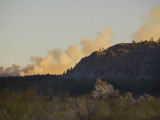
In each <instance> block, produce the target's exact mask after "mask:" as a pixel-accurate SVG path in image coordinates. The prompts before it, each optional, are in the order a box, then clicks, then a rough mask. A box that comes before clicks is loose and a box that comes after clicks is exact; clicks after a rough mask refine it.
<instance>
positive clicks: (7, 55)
mask: <svg viewBox="0 0 160 120" xmlns="http://www.w3.org/2000/svg"><path fill="white" fill-rule="evenodd" d="M157 6H160V0H43V1H42V0H0V55H1V56H0V66H2V67H3V69H6V68H8V67H10V66H12V65H13V64H14V65H18V66H17V67H18V69H22V68H23V71H24V69H25V70H26V69H27V68H28V66H31V65H33V64H36V65H39V64H41V65H42V62H41V61H43V60H46V59H47V65H48V66H49V64H48V59H49V58H48V57H49V56H50V55H51V53H52V55H51V56H50V57H51V59H54V58H53V56H54V57H55V56H56V55H57V51H56V50H57V48H58V51H60V52H59V54H61V56H66V55H67V60H68V56H69V59H73V58H75V57H74V56H71V55H70V53H69V52H67V51H70V48H71V47H72V48H73V47H75V48H76V50H79V49H81V52H82V54H83V55H82V54H81V55H79V56H78V57H77V59H76V60H75V61H74V64H75V62H77V61H79V59H80V57H84V56H86V55H89V53H91V52H93V51H94V50H96V49H98V47H101V46H100V45H102V44H103V42H106V41H105V40H102V42H101V43H99V42H98V43H97V42H95V43H93V42H91V41H92V40H93V41H94V40H95V41H96V40H99V38H101V36H102V39H104V38H106V39H107V40H108V41H109V40H111V42H110V43H109V45H106V47H109V46H111V45H113V44H116V43H121V42H131V41H132V40H133V39H136V37H135V36H138V33H136V31H138V30H139V29H140V28H141V27H142V28H143V25H144V24H147V23H149V22H150V21H151V20H150V19H149V16H150V11H151V10H152V9H153V8H156V7H157ZM158 14H159V13H158ZM156 18H157V17H156ZM146 21H148V22H146ZM158 24H159V23H158ZM157 29H158V30H159V28H157ZM105 31H108V33H106V32H105ZM99 33H100V34H99ZM101 33H102V34H101ZM103 33H106V34H108V35H109V36H110V37H111V38H108V37H104V36H105V35H103ZM135 34H137V35H135ZM133 36H134V37H133ZM139 36H140V35H139ZM137 38H139V39H140V38H141V37H137ZM85 39H90V40H89V41H90V42H89V43H88V40H85ZM86 41H87V42H86ZM111 43H113V44H111ZM89 44H92V45H93V46H94V47H95V44H100V45H99V46H96V47H95V48H96V49H91V45H89ZM78 46H79V47H80V48H78ZM86 46H87V48H86ZM93 46H92V47H93ZM89 47H90V48H89ZM104 47H105V46H104ZM59 49H60V50H59ZM86 49H87V50H86ZM88 49H89V50H88ZM92 50H93V51H92ZM55 51H56V53H55ZM73 51H74V49H73ZM86 51H87V52H86ZM53 54H54V55H53ZM55 54H56V55H55ZM75 54H77V53H75ZM55 58H56V57H55ZM61 58H64V57H60V58H56V59H58V60H59V59H61ZM58 60H54V61H56V62H54V64H57V61H58ZM65 60H66V57H65ZM39 61H40V62H41V63H39ZM49 61H51V60H50V59H49ZM68 61H70V62H71V60H68ZM70 62H68V63H67V62H66V63H64V62H63V64H69V63H70ZM72 62H73V61H72ZM44 64H46V62H45V63H43V68H44ZM60 64H61V67H63V65H62V63H60ZM26 66H27V67H26ZM71 66H73V64H72V65H71ZM19 67H20V68H19ZM53 67H55V66H54V65H53V66H52V68H53ZM56 67H57V68H58V66H56ZM67 67H70V66H66V67H64V68H67ZM36 68H37V69H43V68H39V67H38V66H36ZM52 68H50V69H51V70H52ZM57 68H56V69H57ZM32 69H33V67H32ZM37 69H35V70H34V71H36V70H37ZM45 69H48V67H47V68H45ZM42 71H43V70H42ZM42 71H41V73H43V72H42ZM60 71H62V70H60ZM32 72H33V71H31V72H30V74H31V73H32ZM47 72H49V71H47ZM33 73H35V72H33ZM53 73H54V72H53Z"/></svg>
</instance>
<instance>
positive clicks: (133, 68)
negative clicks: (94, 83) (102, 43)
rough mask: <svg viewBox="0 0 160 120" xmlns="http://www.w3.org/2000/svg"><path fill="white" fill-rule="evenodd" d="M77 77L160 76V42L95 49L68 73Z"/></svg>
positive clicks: (70, 76) (122, 44)
mask: <svg viewBox="0 0 160 120" xmlns="http://www.w3.org/2000/svg"><path fill="white" fill-rule="evenodd" d="M65 77H66V78H74V79H83V78H85V79H86V78H87V79H96V78H102V79H109V78H112V79H131V78H132V79H142V78H143V79H159V78H160V43H159V42H154V41H143V42H139V43H135V42H133V43H121V44H116V45H114V46H112V47H110V48H108V49H105V50H103V51H95V52H93V53H92V54H91V55H89V56H88V57H85V58H83V59H81V61H80V62H79V63H78V64H77V65H76V66H75V67H74V68H73V69H72V70H70V71H69V72H68V73H67V74H66V75H65Z"/></svg>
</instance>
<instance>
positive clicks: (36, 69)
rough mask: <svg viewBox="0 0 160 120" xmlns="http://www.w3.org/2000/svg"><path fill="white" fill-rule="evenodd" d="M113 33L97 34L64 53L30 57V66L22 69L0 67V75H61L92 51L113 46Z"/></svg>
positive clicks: (109, 31) (57, 51) (15, 66)
mask: <svg viewBox="0 0 160 120" xmlns="http://www.w3.org/2000/svg"><path fill="white" fill-rule="evenodd" d="M112 36H113V31H112V29H111V28H109V27H107V28H106V29H104V30H102V31H100V32H98V37H97V39H95V40H92V39H89V38H86V39H83V40H82V41H81V43H80V45H79V46H78V45H73V46H69V47H68V48H67V50H66V51H64V52H63V51H62V50H61V49H53V50H51V51H49V52H48V55H46V57H44V58H42V57H31V61H32V64H30V65H27V66H26V67H24V68H20V66H17V65H13V66H11V67H9V68H6V69H4V68H3V67H0V74H9V75H21V76H24V75H33V74H47V73H49V74H62V73H63V72H64V71H66V70H67V69H68V68H71V67H74V66H75V64H76V63H78V62H79V61H80V59H81V58H83V57H85V56H88V55H89V54H91V53H92V52H93V51H96V50H99V49H100V48H102V47H103V48H108V47H109V46H111V45H113V42H112Z"/></svg>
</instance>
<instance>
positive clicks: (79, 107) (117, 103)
mask: <svg viewBox="0 0 160 120" xmlns="http://www.w3.org/2000/svg"><path fill="white" fill-rule="evenodd" d="M159 108H160V99H159V98H155V97H152V96H149V95H147V94H145V95H143V96H140V97H137V98H133V97H132V93H125V94H123V95H121V94H120V93H119V91H118V90H114V89H113V87H112V85H110V84H107V83H106V82H102V81H101V80H97V82H96V84H95V90H94V91H92V92H91V93H89V94H87V95H81V96H76V97H73V96H72V97H70V96H69V93H63V94H61V95H59V96H57V95H54V92H53V90H52V89H48V95H45V96H44V95H39V94H37V93H36V91H35V90H33V89H31V88H30V89H27V90H24V91H17V92H10V91H9V90H8V89H7V88H6V89H3V90H1V92H0V119H1V120H159V119H160V109H159Z"/></svg>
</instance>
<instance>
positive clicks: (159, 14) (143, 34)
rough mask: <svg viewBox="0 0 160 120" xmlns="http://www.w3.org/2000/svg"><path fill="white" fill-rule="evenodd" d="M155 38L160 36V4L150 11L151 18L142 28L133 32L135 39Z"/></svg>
mask: <svg viewBox="0 0 160 120" xmlns="http://www.w3.org/2000/svg"><path fill="white" fill-rule="evenodd" d="M151 37H153V39H154V40H157V39H158V38H160V6H159V7H156V8H153V9H152V10H151V11H150V14H149V18H148V19H147V20H146V21H145V22H144V23H143V24H142V26H141V27H140V29H139V30H138V31H136V32H134V33H133V39H134V40H136V41H141V40H149V39H150V38H151Z"/></svg>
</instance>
